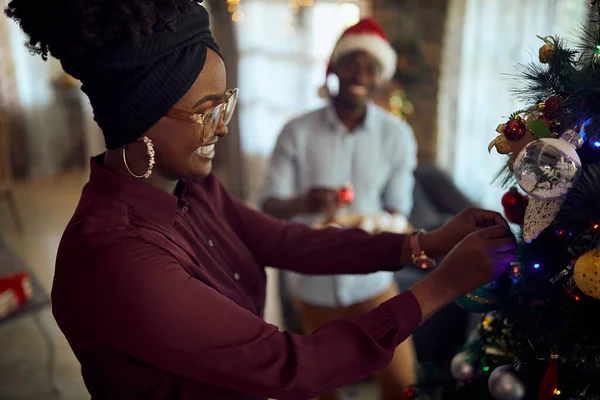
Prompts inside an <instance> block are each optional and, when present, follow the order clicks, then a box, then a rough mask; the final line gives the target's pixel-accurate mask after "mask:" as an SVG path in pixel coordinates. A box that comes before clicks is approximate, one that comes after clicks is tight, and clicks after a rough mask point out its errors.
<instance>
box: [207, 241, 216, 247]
mask: <svg viewBox="0 0 600 400" xmlns="http://www.w3.org/2000/svg"><path fill="white" fill-rule="evenodd" d="M208 245H209V246H210V247H215V243H214V242H213V241H212V239H208Z"/></svg>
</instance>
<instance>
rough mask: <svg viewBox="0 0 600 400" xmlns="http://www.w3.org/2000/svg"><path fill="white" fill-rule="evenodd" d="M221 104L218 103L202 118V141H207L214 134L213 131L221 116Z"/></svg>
mask: <svg viewBox="0 0 600 400" xmlns="http://www.w3.org/2000/svg"><path fill="white" fill-rule="evenodd" d="M223 108H224V107H223V104H219V105H218V106H216V107H215V108H213V109H212V111H211V112H210V114H208V115H206V117H205V119H204V132H203V136H204V137H203V138H202V139H203V141H204V142H206V141H209V140H210V139H212V138H213V137H214V136H215V132H216V131H217V128H218V127H219V121H221V118H223Z"/></svg>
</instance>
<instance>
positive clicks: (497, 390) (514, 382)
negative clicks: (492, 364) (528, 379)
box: [488, 365, 525, 400]
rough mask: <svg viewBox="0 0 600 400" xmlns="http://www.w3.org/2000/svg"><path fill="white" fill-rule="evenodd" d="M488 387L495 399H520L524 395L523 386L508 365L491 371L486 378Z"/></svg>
mask: <svg viewBox="0 0 600 400" xmlns="http://www.w3.org/2000/svg"><path fill="white" fill-rule="evenodd" d="M488 389H489V391H490V394H491V395H492V397H493V398H494V399H495V400H522V399H523V398H524V397H525V386H524V385H523V383H522V382H521V381H520V380H519V378H517V377H516V376H515V374H514V373H513V371H512V368H511V366H510V365H503V366H501V367H498V368H496V369H495V370H494V371H492V373H491V374H490V377H489V378H488Z"/></svg>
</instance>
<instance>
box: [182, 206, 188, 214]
mask: <svg viewBox="0 0 600 400" xmlns="http://www.w3.org/2000/svg"><path fill="white" fill-rule="evenodd" d="M188 210H189V208H188V206H183V207H181V211H183V212H184V213H186V212H188Z"/></svg>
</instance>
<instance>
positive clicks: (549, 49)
mask: <svg viewBox="0 0 600 400" xmlns="http://www.w3.org/2000/svg"><path fill="white" fill-rule="evenodd" d="M538 38H540V39H541V40H543V41H544V42H545V44H544V45H543V46H542V47H540V52H539V56H540V62H541V63H542V64H548V63H549V62H550V61H551V60H552V57H553V56H554V49H555V48H556V46H555V43H553V38H552V37H551V36H546V37H541V36H538Z"/></svg>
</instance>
